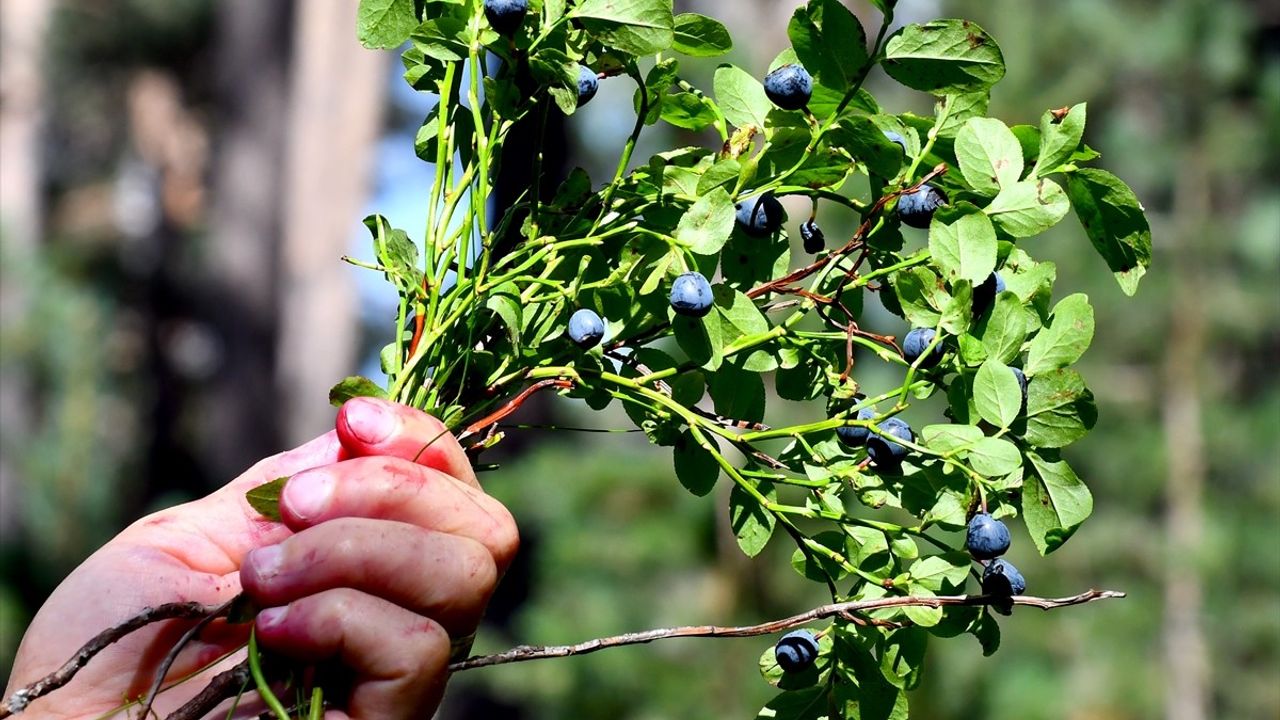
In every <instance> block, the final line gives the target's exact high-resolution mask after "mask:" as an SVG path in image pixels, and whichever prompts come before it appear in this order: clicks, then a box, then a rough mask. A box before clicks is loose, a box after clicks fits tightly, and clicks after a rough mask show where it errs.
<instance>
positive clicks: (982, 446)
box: [969, 437, 1022, 477]
mask: <svg viewBox="0 0 1280 720" xmlns="http://www.w3.org/2000/svg"><path fill="white" fill-rule="evenodd" d="M969 464H970V465H971V466H973V469H974V470H975V471H977V472H978V473H980V474H982V475H985V476H986V477H1000V476H1003V475H1008V474H1009V473H1011V472H1013V471H1014V470H1017V469H1018V466H1020V465H1022V455H1021V454H1020V453H1019V452H1018V446H1017V445H1014V444H1013V443H1011V442H1009V441H1008V440H1005V439H1003V438H994V437H986V438H982V439H981V440H979V441H978V442H976V443H974V444H973V447H971V448H969Z"/></svg>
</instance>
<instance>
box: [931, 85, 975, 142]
mask: <svg viewBox="0 0 1280 720" xmlns="http://www.w3.org/2000/svg"><path fill="white" fill-rule="evenodd" d="M939 102H950V103H951V110H950V112H948V113H947V118H946V120H944V121H943V122H942V125H941V126H939V127H938V137H939V138H943V139H946V138H954V137H955V136H956V133H958V132H960V129H961V128H963V127H964V126H965V123H967V122H969V120H970V119H972V118H983V117H986V116H987V110H988V108H989V107H990V105H991V91H990V90H979V91H977V92H971V93H963V94H961V95H948V96H946V97H944V98H943V99H942V100H940V101H939ZM925 121H926V122H927V123H928V125H929V127H930V128H931V127H933V120H932V119H931V118H926V120H925ZM925 132H928V130H926V131H925ZM935 147H937V146H935Z"/></svg>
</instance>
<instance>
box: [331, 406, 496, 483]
mask: <svg viewBox="0 0 1280 720" xmlns="http://www.w3.org/2000/svg"><path fill="white" fill-rule="evenodd" d="M335 425H336V428H337V433H338V440H339V442H341V443H342V447H343V449H344V450H345V451H346V452H347V453H348V454H349V455H350V456H351V457H370V456H375V455H386V456H390V457H395V458H400V459H401V460H409V461H411V462H416V463H417V464H419V465H424V466H426V467H429V468H432V469H435V470H439V471H440V472H443V473H445V474H447V475H450V476H452V477H454V478H456V479H458V480H460V481H462V482H464V483H466V484H468V485H471V486H473V487H477V488H478V487H480V484H479V483H478V482H477V481H476V475H475V472H474V471H473V470H472V469H471V462H470V461H469V460H468V459H467V455H466V453H465V452H463V450H462V446H461V445H459V444H458V440H457V438H455V437H454V436H453V433H451V432H449V430H448V429H447V428H446V427H445V426H444V423H442V422H440V421H439V420H437V419H436V418H434V417H432V416H430V415H428V414H426V413H424V412H422V411H421V410H416V409H414V408H411V407H408V406H407V405H400V404H398V403H393V402H390V401H388V400H379V399H377V398H370V397H361V398H353V399H351V400H348V401H347V402H346V403H345V404H344V405H343V406H342V408H341V409H339V410H338V418H337V421H336V423H335Z"/></svg>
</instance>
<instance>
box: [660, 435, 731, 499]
mask: <svg viewBox="0 0 1280 720" xmlns="http://www.w3.org/2000/svg"><path fill="white" fill-rule="evenodd" d="M707 442H710V443H711V444H713V445H714V444H715V438H712V437H707ZM672 455H673V460H674V462H675V468H676V479H677V480H679V481H680V484H681V485H683V486H684V487H685V489H686V490H688V491H689V492H691V493H693V494H694V495H697V496H698V497H702V496H703V495H706V494H707V493H709V492H711V490H712V488H714V487H715V486H716V479H717V478H719V477H720V463H718V462H717V461H716V458H715V456H714V455H712V454H711V453H710V452H709V451H708V450H707V449H706V448H704V447H702V446H701V445H699V444H698V441H697V440H696V439H695V438H694V437H693V433H691V432H689V431H688V430H685V431H684V432H682V433H680V438H679V439H678V440H676V444H675V450H674V451H673V453H672Z"/></svg>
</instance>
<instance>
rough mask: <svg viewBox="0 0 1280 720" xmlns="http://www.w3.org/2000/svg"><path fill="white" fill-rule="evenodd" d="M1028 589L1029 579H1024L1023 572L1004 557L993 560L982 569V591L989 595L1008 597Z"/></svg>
mask: <svg viewBox="0 0 1280 720" xmlns="http://www.w3.org/2000/svg"><path fill="white" fill-rule="evenodd" d="M1026 591H1027V581H1026V580H1023V579H1022V573H1020V572H1018V568H1016V567H1014V566H1013V564H1012V563H1010V562H1009V561H1008V560H1005V559H1004V558H999V559H996V560H992V561H991V562H990V563H988V564H987V569H986V570H984V571H982V592H983V593H985V594H987V595H993V596H995V597H1001V598H1007V597H1010V596H1013V595H1021V594H1022V593H1024V592H1026Z"/></svg>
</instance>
